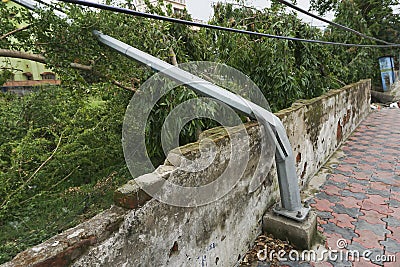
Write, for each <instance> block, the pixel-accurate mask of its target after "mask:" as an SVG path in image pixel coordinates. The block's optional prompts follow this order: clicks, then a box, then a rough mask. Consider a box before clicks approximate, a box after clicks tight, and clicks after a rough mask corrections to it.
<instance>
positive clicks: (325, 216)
mask: <svg viewBox="0 0 400 267" xmlns="http://www.w3.org/2000/svg"><path fill="white" fill-rule="evenodd" d="M317 215H318V217H320V218H321V219H332V218H333V215H332V213H330V212H328V211H317Z"/></svg>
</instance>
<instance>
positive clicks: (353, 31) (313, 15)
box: [278, 0, 394, 45]
mask: <svg viewBox="0 0 400 267" xmlns="http://www.w3.org/2000/svg"><path fill="white" fill-rule="evenodd" d="M278 2H279V3H281V4H283V5H285V6H288V7H290V8H292V9H295V10H297V11H299V12H301V13H303V14H305V15H307V16H310V17H313V18H315V19H317V20H320V21H322V22H325V23H328V24H330V25H332V26H334V27H337V28H340V29H342V30H345V31H348V32H352V33H354V34H356V35H358V36H361V37H363V38H366V39H370V40H372V41H376V42H380V43H384V44H388V45H389V44H390V45H393V44H394V43H389V42H386V41H384V40H381V39H378V38H375V37H372V36H368V35H365V34H363V33H361V32H358V31H356V30H354V29H352V28H349V27H346V26H343V25H341V24H339V23H336V22H333V21H330V20H327V19H324V18H322V17H320V16H317V15H315V14H312V13H310V12H308V11H306V10H304V9H301V8H300V7H298V6H296V5H293V4H292V3H289V2H287V1H285V0H278Z"/></svg>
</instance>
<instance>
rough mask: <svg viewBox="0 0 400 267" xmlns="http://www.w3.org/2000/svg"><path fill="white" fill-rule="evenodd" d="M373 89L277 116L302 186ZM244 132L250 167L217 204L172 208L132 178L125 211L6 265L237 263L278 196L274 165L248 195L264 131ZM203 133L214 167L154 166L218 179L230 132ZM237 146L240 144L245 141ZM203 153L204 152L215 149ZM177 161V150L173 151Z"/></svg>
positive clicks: (172, 173) (191, 151) (357, 89)
mask: <svg viewBox="0 0 400 267" xmlns="http://www.w3.org/2000/svg"><path fill="white" fill-rule="evenodd" d="M370 87H371V84H370V81H369V80H365V81H361V82H359V83H356V84H353V85H349V86H346V87H345V88H342V89H340V90H334V91H330V92H329V93H327V94H325V95H324V96H321V97H319V98H316V99H312V100H308V101H301V102H298V103H295V104H294V105H293V106H292V107H291V108H289V109H286V110H282V111H281V112H279V113H278V114H277V115H278V116H279V117H280V118H281V119H282V120H283V122H284V125H285V127H286V128H287V132H288V135H289V139H290V141H291V143H292V146H293V148H294V153H295V155H296V156H297V158H296V161H297V172H298V175H299V183H301V184H302V185H304V184H305V183H306V182H307V181H308V179H309V178H311V177H312V175H313V174H314V173H316V171H317V170H318V169H319V167H320V166H322V164H323V163H324V162H325V161H326V160H327V159H328V158H329V156H330V155H331V154H332V153H333V152H334V151H335V150H336V149H337V148H338V146H339V145H340V144H341V142H342V141H343V140H345V139H346V138H347V137H348V136H349V135H350V134H351V132H352V131H353V130H354V129H355V127H356V126H357V125H358V124H359V123H360V122H361V120H362V119H363V118H364V117H365V116H366V115H367V114H368V112H369V108H370V103H369V102H370ZM246 129H247V131H248V134H249V136H250V152H251V153H250V159H249V162H248V164H247V168H246V171H245V173H244V175H243V177H242V179H241V180H240V181H239V183H238V184H237V185H236V186H235V187H234V188H233V190H232V191H230V193H228V194H227V195H225V196H224V197H223V198H221V199H219V200H218V201H216V202H213V203H211V204H208V205H205V206H200V207H197V208H180V207H174V206H169V205H166V204H162V203H160V202H158V201H156V200H155V199H151V198H150V197H149V196H148V195H147V194H146V193H144V192H143V191H141V190H140V188H139V187H138V186H137V185H136V184H135V183H134V181H131V182H129V183H128V184H127V185H125V186H124V187H122V188H121V189H119V190H118V191H117V192H116V194H115V202H116V204H117V205H119V206H121V207H123V208H119V207H113V208H111V209H110V210H107V211H105V212H103V213H102V214H99V215H98V216H96V217H95V218H93V219H91V220H89V221H87V222H85V223H84V224H82V225H78V226H77V227H75V228H73V229H69V230H68V231H66V232H65V233H62V234H60V235H58V236H55V237H53V238H52V239H50V240H48V241H46V242H45V243H43V244H41V245H38V246H36V247H34V248H31V249H29V250H27V251H25V252H22V253H21V254H19V255H17V257H16V258H14V260H13V261H11V262H9V263H6V264H5V265H4V267H5V266H7V267H8V266H50V265H51V266H64V265H73V266H234V265H235V264H236V262H237V261H238V259H240V258H241V256H243V254H244V253H245V252H246V251H247V247H248V246H249V245H250V244H251V242H252V241H253V240H254V239H255V238H256V236H257V235H258V234H259V233H260V231H261V219H262V215H263V214H264V212H265V211H266V210H267V209H268V208H269V207H270V206H271V205H272V204H273V203H274V202H275V201H276V200H277V199H278V197H279V196H278V187H277V180H276V179H277V178H276V170H275V168H274V167H273V168H272V169H271V171H270V172H269V173H268V174H267V173H265V172H264V173H263V172H262V171H261V172H260V173H258V174H257V175H263V176H266V177H267V178H266V180H265V182H264V183H263V184H262V186H261V187H260V188H258V190H256V191H255V192H253V193H249V185H250V182H251V180H252V177H253V174H254V166H255V165H256V164H257V162H258V160H259V151H260V132H259V126H258V124H257V123H248V124H247V125H246ZM203 137H207V138H210V139H212V140H213V141H214V142H215V144H216V147H217V151H216V152H217V153H216V154H215V155H216V156H215V160H214V162H213V164H212V165H211V166H210V167H209V168H207V169H206V170H204V171H203V172H198V173H183V172H182V171H179V170H177V169H176V167H173V166H171V164H170V163H169V162H168V160H167V161H166V164H165V165H163V166H161V167H160V168H158V169H157V170H156V171H157V172H158V173H159V174H161V175H162V176H163V177H165V178H168V180H169V181H171V182H174V183H181V182H182V181H185V183H186V184H185V185H191V186H194V185H200V184H204V183H209V182H210V181H213V180H214V179H216V177H218V176H219V174H220V173H221V172H222V170H223V169H224V167H225V166H226V164H227V160H229V154H228V152H229V148H228V145H227V144H228V142H227V140H228V137H227V136H226V135H225V133H224V132H223V131H221V129H218V128H217V129H212V130H210V131H207V132H205V133H204V135H203ZM237 145H238V146H243V144H242V143H241V142H238V144H237ZM243 149H246V148H245V147H243ZM181 151H182V153H183V154H184V155H185V156H187V157H189V158H196V157H198V156H199V154H200V151H199V146H198V143H195V144H190V145H187V146H185V147H183V148H181ZM202 153H206V156H207V155H208V154H207V153H211V152H207V151H206V152H205V151H202ZM202 156H204V154H203V155H202ZM173 158H174V151H173V152H171V154H170V155H169V159H170V160H172V159H173ZM151 175H152V174H149V176H150V177H151ZM188 197H191V196H188ZM49 264H50V265H49Z"/></svg>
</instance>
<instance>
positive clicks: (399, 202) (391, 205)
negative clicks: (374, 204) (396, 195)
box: [385, 199, 400, 208]
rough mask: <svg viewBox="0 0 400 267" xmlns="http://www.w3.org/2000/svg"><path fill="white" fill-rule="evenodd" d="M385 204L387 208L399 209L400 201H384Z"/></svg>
mask: <svg viewBox="0 0 400 267" xmlns="http://www.w3.org/2000/svg"><path fill="white" fill-rule="evenodd" d="M385 202H386V203H387V204H389V207H391V208H398V207H400V201H397V200H395V199H391V200H389V201H385Z"/></svg>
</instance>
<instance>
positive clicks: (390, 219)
mask: <svg viewBox="0 0 400 267" xmlns="http://www.w3.org/2000/svg"><path fill="white" fill-rule="evenodd" d="M382 221H384V222H385V223H387V225H388V226H390V227H400V221H399V220H397V219H396V218H394V217H392V216H389V217H387V218H383V219H382Z"/></svg>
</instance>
